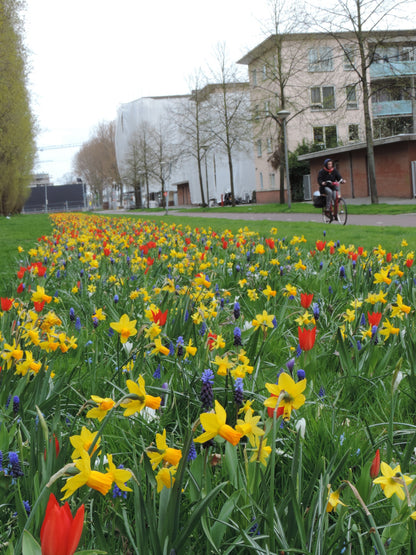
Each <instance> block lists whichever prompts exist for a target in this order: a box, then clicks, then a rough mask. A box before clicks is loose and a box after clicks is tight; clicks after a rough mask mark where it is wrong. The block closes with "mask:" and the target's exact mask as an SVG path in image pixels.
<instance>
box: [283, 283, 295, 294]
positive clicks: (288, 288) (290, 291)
mask: <svg viewBox="0 0 416 555" xmlns="http://www.w3.org/2000/svg"><path fill="white" fill-rule="evenodd" d="M296 294H297V289H296V287H294V286H293V285H290V283H288V284H287V285H285V289H284V291H283V295H284V296H285V297H296Z"/></svg>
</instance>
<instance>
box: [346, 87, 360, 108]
mask: <svg viewBox="0 0 416 555" xmlns="http://www.w3.org/2000/svg"><path fill="white" fill-rule="evenodd" d="M345 92H346V95H347V108H349V109H353V108H358V104H357V88H356V86H355V85H347V86H346V87H345Z"/></svg>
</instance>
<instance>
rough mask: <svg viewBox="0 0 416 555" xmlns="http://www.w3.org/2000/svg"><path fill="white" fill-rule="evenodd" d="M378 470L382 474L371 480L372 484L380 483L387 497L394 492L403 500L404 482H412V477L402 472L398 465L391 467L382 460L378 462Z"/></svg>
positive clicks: (407, 483)
mask: <svg viewBox="0 0 416 555" xmlns="http://www.w3.org/2000/svg"><path fill="white" fill-rule="evenodd" d="M380 470H381V473H382V476H379V477H378V478H376V479H375V480H373V484H380V486H381V489H382V490H383V492H384V495H385V496H386V497H387V498H389V497H391V496H392V495H393V494H394V493H395V494H396V495H397V497H398V498H399V499H401V500H402V501H404V498H405V493H404V489H403V488H404V484H406V486H408V485H409V484H411V483H412V481H413V479H412V478H410V477H409V476H405V475H404V474H402V471H401V470H400V465H397V466H396V468H391V466H389V465H388V464H387V463H385V462H382V463H381V464H380Z"/></svg>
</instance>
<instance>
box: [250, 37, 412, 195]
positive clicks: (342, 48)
mask: <svg viewBox="0 0 416 555" xmlns="http://www.w3.org/2000/svg"><path fill="white" fill-rule="evenodd" d="M365 44H366V51H367V55H368V66H369V67H368V70H367V78H368V80H369V83H370V88H371V91H370V92H371V118H372V124H373V130H374V131H373V134H374V137H375V138H376V139H383V138H386V137H389V136H395V135H399V134H406V135H407V134H413V133H415V132H416V102H415V97H416V94H415V90H416V89H415V77H416V30H409V31H407V30H406V31H388V32H381V31H380V32H372V33H371V34H368V35H366V43H365ZM239 63H241V64H245V65H247V66H248V71H249V76H250V93H251V108H252V114H253V142H254V144H253V146H254V160H255V171H256V191H257V201H258V202H276V201H278V199H279V190H280V181H279V174H278V171H276V168H278V166H279V163H280V158H281V149H280V151H279V144H281V142H280V133H281V124H280V121H279V116H278V113H279V111H280V110H282V109H285V110H287V111H289V112H290V115H289V116H288V118H287V137H288V139H287V142H288V148H289V150H290V151H293V150H295V149H296V147H297V146H298V145H299V144H301V143H302V141H305V142H306V143H309V144H311V145H314V147H315V148H316V149H321V150H322V152H320V153H319V154H314V155H313V156H304V157H303V159H305V160H306V159H308V160H318V159H319V160H320V166H321V165H322V161H323V159H324V158H325V157H328V155H329V153H330V152H333V151H332V149H338V148H341V150H337V151H336V153H337V154H339V155H341V152H343V153H349V152H351V153H354V154H353V155H352V156H353V158H354V156H356V153H357V152H358V151H362V152H365V151H363V142H364V141H365V125H364V110H363V106H362V90H361V85H360V82H359V80H358V78H357V74H356V72H355V71H354V67H356V65H357V64H358V63H359V59H358V50H357V44H356V39H355V36H354V35H353V34H352V33H347V32H345V33H338V34H337V36H336V37H333V36H331V35H329V34H326V33H299V34H287V35H272V36H270V37H269V38H267V39H266V40H265V41H263V42H262V43H261V44H259V45H258V46H256V47H255V48H254V49H253V50H251V51H250V52H248V53H247V54H246V55H245V56H244V57H243V58H242V59H241V60H239ZM383 144H389V142H388V141H387V142H384V143H383ZM391 144H394V145H395V146H394V148H395V149H399V150H401V149H406V152H405V153H404V154H405V156H404V157H405V159H406V163H405V168H404V169H405V172H406V180H405V181H406V184H403V189H402V190H400V191H398V196H406V195H407V196H410V195H411V192H412V191H413V185H412V184H411V175H412V165H411V162H412V161H414V160H416V157H415V156H414V150H413V148H412V145H413V144H414V143H413V140H412V139H409V141H391ZM379 146H381V143H380V145H379ZM408 146H409V148H408ZM328 149H329V150H328ZM378 152H379V153H381V152H383V149H382V148H381V149H379V148H378ZM343 156H344V155H343ZM363 156H364V154H363ZM408 156H410V159H409V158H408ZM276 158H277V161H276ZM380 162H381V160H380ZM342 163H343V164H344V163H346V162H345V161H344V158H343V162H342ZM314 164H315V163H313V164H311V174H312V178H311V180H312V182H313V183H314V181H315V176H314V175H313V172H314V171H315V165H314ZM364 166H365V167H366V161H365V159H364ZM381 167H382V165H380V164H379V165H378V169H379V173H380V171H381ZM312 168H313V169H312ZM348 168H349V169H351V167H350V166H348ZM353 169H354V168H353ZM348 171H349V170H348ZM344 173H345V171H344ZM364 173H365V175H364V176H363V175H362V174H360V178H359V179H358V176H357V179H356V181H357V182H358V181H362V180H364V182H365V183H366V179H367V176H366V172H364ZM379 179H382V178H381V176H379V175H377V182H379ZM383 179H384V178H383ZM396 181H397V180H396ZM381 182H382V181H380V183H381ZM383 183H384V182H383ZM402 183H404V182H403V181H402ZM393 185H394V187H396V186H397V183H395V184H393V183H390V184H388V183H386V184H385V185H383V186H382V188H383V190H384V187H386V190H388V189H392V186H393ZM361 191H362V192H363V193H364V191H365V195H364V196H367V195H368V188H367V187H366V186H364V187H363V188H361V187H357V189H356V193H357V194H358V192H360V194H361ZM389 196H391V194H390V195H389Z"/></svg>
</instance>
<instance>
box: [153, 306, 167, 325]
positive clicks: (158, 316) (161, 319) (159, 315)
mask: <svg viewBox="0 0 416 555" xmlns="http://www.w3.org/2000/svg"><path fill="white" fill-rule="evenodd" d="M151 313H152V316H153V322H154V323H155V324H158V325H159V326H164V325H165V324H166V319H167V317H168V311H167V310H165V312H162V311H161V310H160V308H159V310H158V312H153V310H152V311H151Z"/></svg>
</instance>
